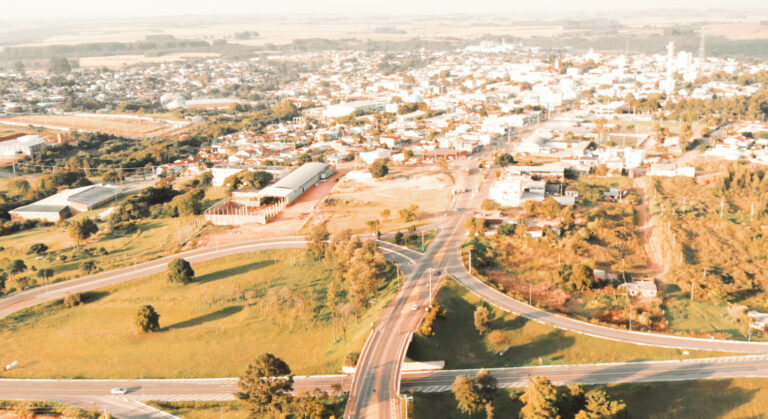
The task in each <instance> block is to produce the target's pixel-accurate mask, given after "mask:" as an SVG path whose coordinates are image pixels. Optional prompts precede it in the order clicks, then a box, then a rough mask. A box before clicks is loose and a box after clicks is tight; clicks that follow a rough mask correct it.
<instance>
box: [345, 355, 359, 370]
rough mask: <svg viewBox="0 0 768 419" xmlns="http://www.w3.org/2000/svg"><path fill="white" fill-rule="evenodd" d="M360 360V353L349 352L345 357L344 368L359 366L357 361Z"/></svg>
mask: <svg viewBox="0 0 768 419" xmlns="http://www.w3.org/2000/svg"><path fill="white" fill-rule="evenodd" d="M359 359H360V353H359V352H347V354H346V355H345V356H344V366H345V367H354V366H356V365H357V361H358V360H359Z"/></svg>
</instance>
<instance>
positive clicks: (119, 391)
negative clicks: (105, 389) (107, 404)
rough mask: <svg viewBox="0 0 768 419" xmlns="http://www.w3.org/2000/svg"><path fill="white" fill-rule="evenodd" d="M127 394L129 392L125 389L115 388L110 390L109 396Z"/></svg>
mask: <svg viewBox="0 0 768 419" xmlns="http://www.w3.org/2000/svg"><path fill="white" fill-rule="evenodd" d="M125 393H128V390H127V389H124V388H122V387H115V388H113V389H112V390H109V394H115V395H120V394H125Z"/></svg>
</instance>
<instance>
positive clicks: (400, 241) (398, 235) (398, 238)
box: [395, 231, 405, 246]
mask: <svg viewBox="0 0 768 419" xmlns="http://www.w3.org/2000/svg"><path fill="white" fill-rule="evenodd" d="M395 243H396V244H399V245H401V246H402V245H403V244H405V241H404V240H403V232H402V231H398V232H397V233H395Z"/></svg>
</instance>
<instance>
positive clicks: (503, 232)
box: [496, 222, 517, 236]
mask: <svg viewBox="0 0 768 419" xmlns="http://www.w3.org/2000/svg"><path fill="white" fill-rule="evenodd" d="M516 228H517V226H516V225H515V224H510V223H507V222H504V223H501V225H500V226H499V228H498V229H497V230H496V233H498V235H499V236H512V235H514V234H515V229H516Z"/></svg>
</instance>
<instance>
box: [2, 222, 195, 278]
mask: <svg viewBox="0 0 768 419" xmlns="http://www.w3.org/2000/svg"><path fill="white" fill-rule="evenodd" d="M100 211H102V210H96V211H95V212H100ZM91 215H96V214H91ZM189 221H190V217H180V218H164V219H149V220H142V221H139V223H138V226H139V229H138V231H137V232H136V233H132V234H128V235H124V236H119V235H112V234H106V233H103V232H100V233H98V234H97V236H96V238H91V239H89V240H88V241H87V242H85V243H82V245H81V247H80V248H78V247H77V244H76V243H75V241H74V240H72V238H71V237H70V236H69V232H68V231H67V229H66V227H59V226H51V227H39V228H35V229H31V230H26V231H21V232H18V233H15V234H11V235H8V236H2V237H0V247H3V248H4V250H3V251H2V255H0V261H2V260H5V259H8V260H13V259H22V260H24V261H25V263H26V264H27V266H28V267H29V269H28V270H27V271H26V272H24V273H22V274H21V275H19V277H26V278H27V279H28V281H30V282H29V283H28V284H26V286H29V285H34V284H38V285H42V284H43V283H44V281H45V278H38V277H37V275H36V273H35V272H33V271H32V266H34V267H35V268H36V269H42V268H53V270H54V276H53V277H51V278H48V281H49V282H59V281H64V280H67V279H72V278H77V277H79V276H82V275H85V274H84V273H83V272H81V271H80V268H79V266H80V264H81V263H82V262H83V261H86V260H93V261H94V262H95V263H96V265H97V266H98V267H99V268H101V269H103V270H110V269H115V268H119V267H123V266H129V265H132V264H133V263H134V262H143V261H146V260H150V259H156V258H158V257H161V256H164V255H166V254H169V253H172V252H173V251H174V250H178V243H177V242H176V240H175V238H174V236H175V233H176V231H177V230H178V229H179V227H180V226H183V225H185V224H186V223H188V222H189ZM99 228H100V230H102V231H103V230H105V229H106V228H107V225H106V223H101V224H100V225H99ZM35 243H43V244H45V245H46V246H48V249H49V250H48V253H47V254H46V255H43V256H36V255H31V254H29V247H30V246H32V245H33V244H35ZM102 247H103V248H104V249H106V251H107V254H106V255H104V254H101V253H100V252H98V250H97V249H100V248H102ZM83 249H91V250H92V251H94V252H93V254H92V255H88V254H87V253H84V251H83ZM61 256H66V260H60V259H59V257H61ZM6 286H7V288H8V289H10V288H16V289H18V288H26V286H25V287H22V286H21V284H19V283H18V282H16V281H9V282H8V284H7V285H6Z"/></svg>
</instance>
